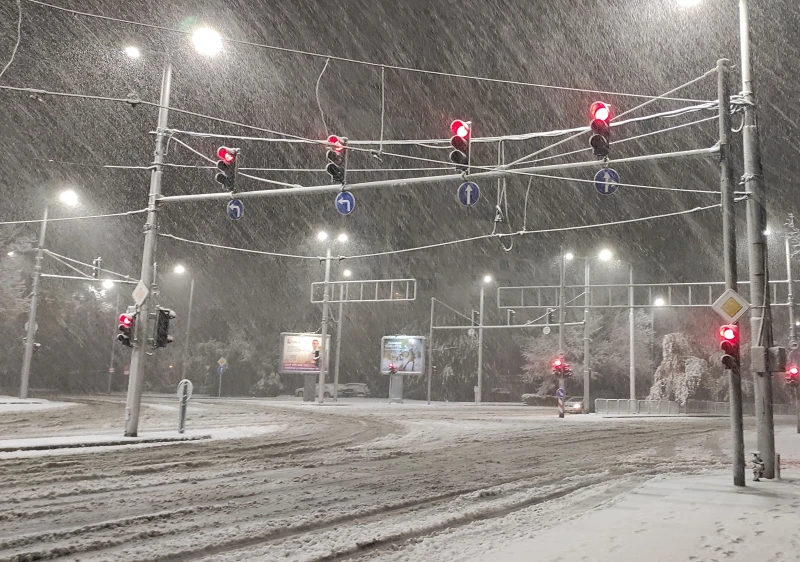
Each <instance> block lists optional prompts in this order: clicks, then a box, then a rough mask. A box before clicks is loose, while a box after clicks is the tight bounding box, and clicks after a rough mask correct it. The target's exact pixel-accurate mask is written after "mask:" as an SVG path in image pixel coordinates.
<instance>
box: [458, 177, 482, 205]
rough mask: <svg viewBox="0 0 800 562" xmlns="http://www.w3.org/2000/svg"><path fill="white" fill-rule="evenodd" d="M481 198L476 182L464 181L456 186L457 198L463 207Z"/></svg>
mask: <svg viewBox="0 0 800 562" xmlns="http://www.w3.org/2000/svg"><path fill="white" fill-rule="evenodd" d="M480 198H481V189H480V188H479V187H478V184H477V183H475V182H471V181H466V182H464V183H462V184H461V186H460V187H459V188H458V200H459V201H461V204H462V205H464V206H465V207H472V206H473V205H474V204H475V203H477V202H478V200H479V199H480Z"/></svg>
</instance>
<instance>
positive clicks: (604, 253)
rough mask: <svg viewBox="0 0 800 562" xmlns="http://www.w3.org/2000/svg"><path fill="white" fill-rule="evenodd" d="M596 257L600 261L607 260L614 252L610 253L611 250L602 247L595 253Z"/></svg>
mask: <svg viewBox="0 0 800 562" xmlns="http://www.w3.org/2000/svg"><path fill="white" fill-rule="evenodd" d="M597 257H598V258H600V259H601V260H602V261H609V260H610V259H611V258H612V257H614V254H612V253H611V250H609V249H608V248H603V249H602V250H600V253H599V254H598V255H597Z"/></svg>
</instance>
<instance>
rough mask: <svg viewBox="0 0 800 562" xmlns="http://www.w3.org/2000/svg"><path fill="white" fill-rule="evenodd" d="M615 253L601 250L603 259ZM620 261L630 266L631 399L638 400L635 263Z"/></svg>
mask: <svg viewBox="0 0 800 562" xmlns="http://www.w3.org/2000/svg"><path fill="white" fill-rule="evenodd" d="M613 257H614V255H613V254H612V253H611V250H608V249H603V250H601V251H600V255H599V258H600V259H601V260H603V261H610V260H611V259H613ZM616 261H618V262H620V263H624V264H625V265H627V266H628V272H629V279H628V322H629V326H628V329H629V332H628V352H629V361H630V400H631V401H635V400H636V348H635V345H636V341H635V333H636V317H635V316H634V302H633V296H634V295H633V264H631V263H630V262H626V261H624V260H621V259H619V258H617V260H616Z"/></svg>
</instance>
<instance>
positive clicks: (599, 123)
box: [589, 101, 611, 158]
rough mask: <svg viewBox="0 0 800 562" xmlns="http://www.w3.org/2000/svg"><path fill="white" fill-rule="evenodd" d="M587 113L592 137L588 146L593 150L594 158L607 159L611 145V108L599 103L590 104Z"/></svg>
mask: <svg viewBox="0 0 800 562" xmlns="http://www.w3.org/2000/svg"><path fill="white" fill-rule="evenodd" d="M589 113H590V114H591V116H592V124H591V127H592V133H593V134H592V137H591V138H590V139H589V145H590V146H591V147H592V148H593V149H594V155H595V157H596V158H607V157H608V153H609V150H610V145H611V140H610V139H611V107H610V106H609V105H607V104H605V103H603V102H601V101H596V102H594V103H593V104H592V107H591V109H590V110H589Z"/></svg>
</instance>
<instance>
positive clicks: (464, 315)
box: [432, 297, 472, 322]
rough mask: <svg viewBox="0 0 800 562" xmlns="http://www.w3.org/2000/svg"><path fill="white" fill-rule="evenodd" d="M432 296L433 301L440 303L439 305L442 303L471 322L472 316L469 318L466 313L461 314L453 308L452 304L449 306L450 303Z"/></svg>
mask: <svg viewBox="0 0 800 562" xmlns="http://www.w3.org/2000/svg"><path fill="white" fill-rule="evenodd" d="M432 298H433V300H434V301H436V302H438V303H439V304H441V305H442V306H444V307H445V308H449V309H450V310H452V311H453V312H455V313H456V314H458V315H459V316H461V317H462V318H466V319H467V320H469V321H470V322H472V318H470V317H469V316H467V315H466V314H461V313H460V312H459V311H457V310H456V309H455V308H453V307H452V306H450V305H449V304H447V303H446V302H443V301H440V300H439V299H437V298H436V297H432Z"/></svg>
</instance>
